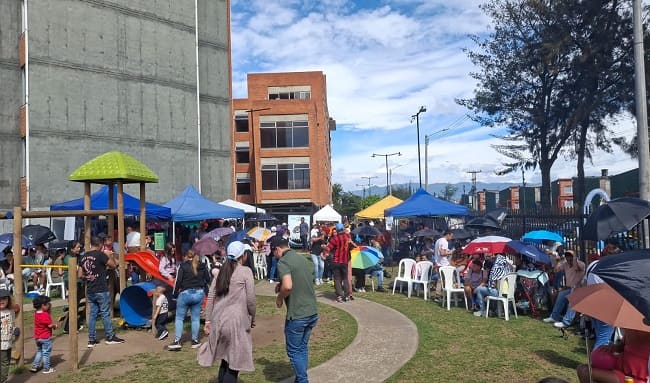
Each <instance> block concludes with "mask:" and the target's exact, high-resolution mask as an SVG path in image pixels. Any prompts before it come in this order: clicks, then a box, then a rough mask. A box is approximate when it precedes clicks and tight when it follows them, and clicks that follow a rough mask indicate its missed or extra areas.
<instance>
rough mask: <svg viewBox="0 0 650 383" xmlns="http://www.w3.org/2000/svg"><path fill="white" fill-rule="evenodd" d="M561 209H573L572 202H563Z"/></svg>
mask: <svg viewBox="0 0 650 383" xmlns="http://www.w3.org/2000/svg"><path fill="white" fill-rule="evenodd" d="M562 207H564V208H565V209H572V208H573V201H571V200H567V201H564V204H563V206H562Z"/></svg>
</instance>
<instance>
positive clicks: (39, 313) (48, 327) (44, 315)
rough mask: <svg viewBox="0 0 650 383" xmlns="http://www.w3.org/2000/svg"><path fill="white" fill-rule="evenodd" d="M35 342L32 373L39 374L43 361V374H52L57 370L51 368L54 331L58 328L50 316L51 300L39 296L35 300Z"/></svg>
mask: <svg viewBox="0 0 650 383" xmlns="http://www.w3.org/2000/svg"><path fill="white" fill-rule="evenodd" d="M32 303H33V304H34V309H35V310H36V313H34V340H35V341H36V356H35V357H34V361H33V362H32V368H30V369H29V371H31V372H37V371H38V366H39V365H40V364H41V360H42V361H43V373H44V374H51V373H53V372H54V371H55V370H54V369H53V368H52V367H51V366H50V353H51V352H52V329H55V328H57V325H56V323H52V317H51V316H50V298H49V297H47V296H45V295H39V296H37V297H36V298H34V301H33V302H32Z"/></svg>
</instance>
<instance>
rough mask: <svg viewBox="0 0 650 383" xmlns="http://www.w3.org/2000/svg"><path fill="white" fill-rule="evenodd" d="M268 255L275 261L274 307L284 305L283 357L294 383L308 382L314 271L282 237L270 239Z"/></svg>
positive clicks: (313, 321) (315, 319) (315, 316)
mask: <svg viewBox="0 0 650 383" xmlns="http://www.w3.org/2000/svg"><path fill="white" fill-rule="evenodd" d="M271 253H272V254H273V256H274V257H276V258H277V259H278V276H279V277H280V283H279V284H278V285H277V286H276V287H275V290H276V292H277V293H278V296H277V299H276V302H275V303H276V305H277V306H278V308H280V307H282V304H283V303H286V305H287V317H286V321H285V324H284V337H285V342H286V344H287V356H288V357H289V361H290V362H291V366H292V367H293V370H294V372H295V374H296V380H295V381H296V382H297V383H303V382H309V380H308V378H307V366H308V365H309V349H308V347H307V345H308V344H309V336H310V335H311V331H312V329H313V328H314V326H316V322H318V310H317V307H316V294H315V293H314V286H313V284H312V281H313V280H314V267H313V264H312V263H311V262H309V261H307V259H306V258H305V257H303V256H302V255H300V254H298V253H296V252H295V251H293V250H291V249H290V248H289V241H288V240H287V239H286V238H282V237H273V238H272V239H271Z"/></svg>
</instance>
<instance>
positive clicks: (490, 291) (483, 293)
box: [474, 286, 499, 313]
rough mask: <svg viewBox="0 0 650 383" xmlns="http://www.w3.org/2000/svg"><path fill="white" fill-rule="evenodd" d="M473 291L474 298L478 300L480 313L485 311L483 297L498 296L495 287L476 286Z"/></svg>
mask: <svg viewBox="0 0 650 383" xmlns="http://www.w3.org/2000/svg"><path fill="white" fill-rule="evenodd" d="M474 293H476V300H478V308H479V310H480V311H481V312H482V313H484V312H485V297H488V296H493V297H498V296H499V291H498V290H497V289H495V288H494V287H487V286H479V287H477V288H476V290H474Z"/></svg>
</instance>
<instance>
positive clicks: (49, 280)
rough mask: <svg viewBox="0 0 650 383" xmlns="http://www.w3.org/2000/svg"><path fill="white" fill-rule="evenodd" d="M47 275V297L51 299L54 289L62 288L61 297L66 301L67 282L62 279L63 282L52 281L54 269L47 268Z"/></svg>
mask: <svg viewBox="0 0 650 383" xmlns="http://www.w3.org/2000/svg"><path fill="white" fill-rule="evenodd" d="M45 275H46V276H47V286H45V295H47V296H48V297H51V295H50V293H51V292H52V287H59V288H61V297H62V298H64V299H65V282H64V281H63V279H61V282H54V281H52V269H51V268H49V267H48V268H46V269H45Z"/></svg>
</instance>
